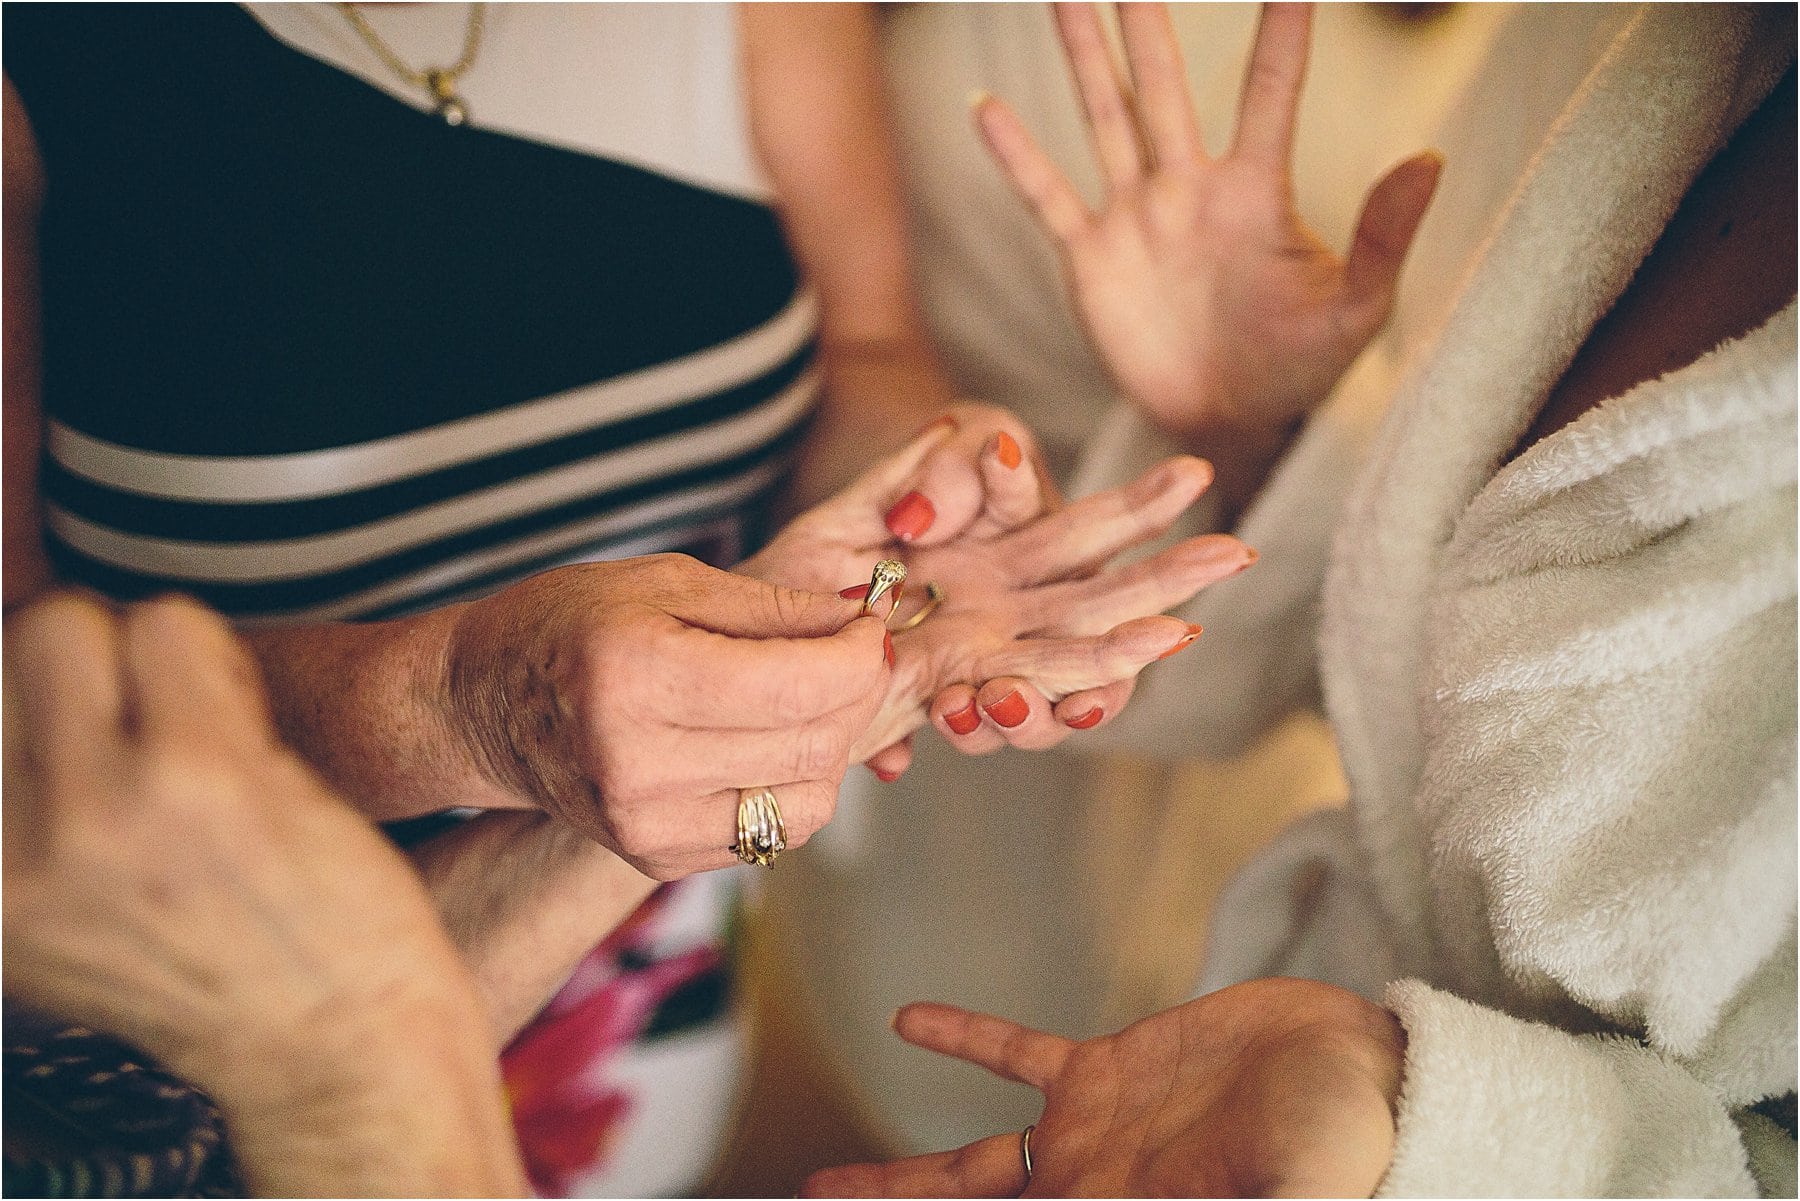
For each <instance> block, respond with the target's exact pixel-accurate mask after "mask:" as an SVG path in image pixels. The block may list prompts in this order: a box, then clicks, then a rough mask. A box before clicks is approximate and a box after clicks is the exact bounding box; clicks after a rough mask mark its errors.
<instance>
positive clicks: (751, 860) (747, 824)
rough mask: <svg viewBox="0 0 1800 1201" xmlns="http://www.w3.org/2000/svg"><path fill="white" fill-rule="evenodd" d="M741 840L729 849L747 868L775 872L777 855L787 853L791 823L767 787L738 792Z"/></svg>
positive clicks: (738, 827) (738, 822) (738, 817)
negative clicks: (783, 817)
mask: <svg viewBox="0 0 1800 1201" xmlns="http://www.w3.org/2000/svg"><path fill="white" fill-rule="evenodd" d="M737 830H738V836H737V841H736V842H734V843H732V844H731V846H730V847H728V848H726V849H727V850H729V851H730V852H731V853H732V854H734V855H736V856H737V857H738V858H739V859H741V860H742V861H743V862H744V863H745V864H746V865H749V866H753V867H766V868H768V869H769V870H770V871H774V870H775V856H777V855H779V854H781V852H783V851H785V850H787V845H788V842H787V823H786V822H785V821H783V820H782V819H781V806H780V805H778V804H776V803H775V793H774V792H773V791H771V790H770V789H767V788H746V789H743V790H742V791H741V792H739V793H738V808H737Z"/></svg>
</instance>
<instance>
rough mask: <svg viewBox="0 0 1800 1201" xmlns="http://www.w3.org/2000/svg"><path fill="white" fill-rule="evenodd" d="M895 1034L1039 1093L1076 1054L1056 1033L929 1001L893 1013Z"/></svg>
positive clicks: (1072, 1046) (1064, 1039) (914, 1044)
mask: <svg viewBox="0 0 1800 1201" xmlns="http://www.w3.org/2000/svg"><path fill="white" fill-rule="evenodd" d="M894 1032H895V1033H896V1034H898V1035H899V1036H900V1037H901V1038H903V1039H905V1040H906V1041H907V1042H909V1043H911V1044H912V1045H913V1046H915V1047H922V1048H924V1049H925V1050H927V1051H936V1052H937V1053H938V1054H940V1055H948V1056H951V1057H952V1058H954V1059H960V1060H962V1061H963V1062H965V1063H972V1064H974V1065H975V1066H977V1067H983V1068H986V1069H987V1070H988V1071H990V1072H992V1073H994V1075H996V1076H1001V1077H1004V1078H1005V1079H1007V1080H1013V1081H1017V1082H1018V1083H1020V1084H1029V1085H1030V1086H1031V1087H1032V1088H1035V1089H1037V1090H1038V1091H1039V1092H1042V1091H1044V1090H1045V1089H1047V1088H1049V1087H1050V1084H1051V1082H1052V1081H1054V1080H1055V1079H1056V1077H1057V1075H1058V1074H1060V1073H1061V1072H1062V1069H1063V1065H1064V1064H1065V1063H1067V1062H1068V1059H1069V1056H1070V1054H1072V1053H1073V1052H1074V1050H1075V1044H1074V1043H1073V1042H1071V1041H1069V1040H1068V1039H1066V1038H1062V1037H1060V1036H1058V1035H1055V1034H1045V1033H1043V1032H1042V1031H1040V1030H1033V1029H1031V1027H1029V1026H1021V1025H1019V1023H1017V1022H1012V1021H1008V1020H1007V1019H1005V1018H1001V1017H994V1016H993V1015H992V1014H986V1013H972V1012H970V1011H969V1010H967V1009H959V1008H957V1007H956V1006H954V1005H939V1004H937V1003H935V1002H931V1001H921V1002H915V1003H913V1004H911V1005H906V1006H903V1007H902V1008H901V1009H900V1012H898V1013H896V1014H895V1015H894ZM1015 1153H1016V1148H1015Z"/></svg>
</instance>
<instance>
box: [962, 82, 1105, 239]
mask: <svg viewBox="0 0 1800 1201" xmlns="http://www.w3.org/2000/svg"><path fill="white" fill-rule="evenodd" d="M974 116H975V128H976V129H977V130H979V131H980V133H981V139H982V141H983V142H985V143H986V144H987V148H988V151H989V153H991V154H992V155H993V156H994V159H995V161H996V162H998V163H999V164H1000V169H1001V171H1002V172H1003V173H1004V174H1005V175H1006V179H1007V182H1008V183H1010V184H1012V187H1013V191H1015V192H1017V193H1018V194H1019V199H1021V200H1023V201H1024V202H1025V204H1026V206H1027V207H1028V208H1030V209H1031V213H1032V215H1033V216H1034V217H1036V218H1037V223H1038V224H1039V225H1040V226H1041V227H1043V230H1044V232H1045V233H1047V234H1049V235H1050V236H1051V237H1052V238H1054V239H1056V241H1058V242H1067V241H1069V240H1070V239H1071V238H1073V237H1075V236H1076V235H1077V234H1079V233H1080V232H1081V231H1082V230H1083V229H1085V228H1086V227H1087V224H1088V222H1089V221H1090V220H1091V219H1092V215H1091V214H1090V213H1089V212H1088V206H1087V202H1086V201H1085V200H1083V199H1082V198H1081V193H1079V192H1077V191H1076V190H1075V186H1074V185H1073V184H1071V183H1070V182H1069V178H1068V176H1066V175H1064V174H1063V173H1062V169H1061V168H1059V167H1058V166H1057V165H1056V164H1055V163H1054V162H1053V161H1051V158H1050V156H1049V155H1047V154H1045V153H1044V151H1043V149H1042V148H1041V147H1039V146H1038V144H1037V140H1036V139H1035V138H1033V137H1032V136H1031V133H1030V131H1029V130H1027V129H1026V128H1025V123H1024V122H1023V121H1021V120H1019V116H1018V114H1017V113H1015V112H1013V110H1012V109H1011V108H1010V107H1009V106H1008V105H1007V104H1005V103H1004V102H1003V101H1000V100H996V99H994V98H993V97H992V96H988V95H986V94H985V93H984V94H983V95H982V96H981V97H980V98H979V99H977V100H976V102H975V106H974Z"/></svg>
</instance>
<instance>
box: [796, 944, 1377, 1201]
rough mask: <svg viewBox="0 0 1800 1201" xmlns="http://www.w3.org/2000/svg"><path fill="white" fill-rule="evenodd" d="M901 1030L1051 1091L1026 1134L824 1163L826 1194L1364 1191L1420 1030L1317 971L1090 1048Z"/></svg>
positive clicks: (936, 1022) (1238, 992)
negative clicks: (1025, 1141)
mask: <svg viewBox="0 0 1800 1201" xmlns="http://www.w3.org/2000/svg"><path fill="white" fill-rule="evenodd" d="M895 1029H896V1030H897V1031H898V1032H899V1034H900V1037H902V1038H904V1039H905V1040H906V1041H907V1042H910V1043H912V1044H914V1045H915V1046H920V1047H924V1048H925V1049H927V1050H930V1051H936V1052H938V1053H940V1054H944V1055H950V1056H954V1057H955V1058H957V1059H962V1060H966V1061H967V1062H969V1063H973V1064H976V1065H978V1066H980V1067H984V1068H986V1069H988V1070H989V1071H991V1072H994V1073H995V1074H997V1075H999V1076H1003V1077H1005V1078H1006V1079H1008V1080H1015V1081H1017V1082H1019V1083H1020V1084H1027V1085H1030V1086H1031V1087H1033V1088H1035V1089H1037V1090H1038V1091H1039V1092H1041V1093H1043V1094H1044V1115H1043V1117H1042V1118H1040V1119H1039V1120H1038V1122H1037V1128H1036V1129H1035V1130H1034V1131H1033V1132H1032V1136H1031V1152H1032V1167H1033V1171H1032V1175H1031V1178H1030V1180H1029V1181H1027V1179H1026V1177H1025V1171H1024V1164H1023V1159H1022V1156H1021V1154H1020V1145H1019V1144H1020V1138H1019V1132H1017V1131H1013V1132H1009V1133H1006V1134H1001V1135H996V1136H994V1137H992V1138H986V1139H982V1140H980V1141H979V1142H975V1143H971V1144H969V1145H968V1146H966V1147H963V1148H961V1149H959V1150H956V1151H949V1152H943V1153H940V1154H937V1155H922V1156H914V1157H912V1158H909V1159H902V1160H897V1161H895V1162H893V1163H888V1164H853V1165H850V1166H847V1167H841V1168H829V1169H826V1170H825V1171H822V1172H818V1173H815V1174H814V1175H813V1176H812V1177H811V1178H810V1179H809V1180H808V1181H807V1183H806V1188H805V1190H804V1195H806V1196H821V1197H1012V1196H1019V1195H1021V1194H1022V1195H1024V1196H1028V1197H1031V1196H1039V1197H1271V1196H1272V1197H1282V1196H1289V1197H1366V1196H1369V1195H1370V1194H1371V1193H1372V1192H1374V1190H1375V1187H1376V1185H1378V1184H1379V1183H1380V1181H1381V1178H1382V1176H1383V1174H1385V1173H1386V1171H1387V1167H1388V1162H1389V1160H1390V1159H1391V1157H1392V1154H1393V1145H1394V1106H1395V1104H1396V1102H1397V1098H1398V1097H1399V1092H1400V1069H1401V1062H1402V1055H1403V1051H1404V1046H1405V1036H1404V1033H1403V1032H1402V1031H1401V1028H1400V1025H1399V1023H1398V1021H1396V1020H1395V1019H1394V1017H1393V1015H1391V1014H1389V1013H1388V1012H1387V1011H1386V1010H1384V1009H1381V1008H1379V1007H1377V1006H1375V1005H1371V1004H1369V1003H1368V1002H1367V1001H1364V1000H1363V999H1362V998H1360V997H1358V996H1356V995H1355V994H1354V993H1349V992H1345V991H1344V990H1343V989H1340V988H1335V987H1333V986H1331V985H1328V984H1318V983H1315V982H1313V981H1310V980H1281V979H1269V980H1253V981H1250V982H1248V983H1245V984H1239V985H1236V986H1235V987H1232V988H1227V989H1221V990H1220V991H1218V992H1216V993H1210V994H1208V995H1207V996H1204V997H1201V998H1199V999H1198V1000H1194V1001H1189V1002H1188V1003H1187V1004H1185V1005H1178V1006H1176V1007H1174V1008H1173V1009H1167V1010H1164V1011H1163V1012H1161V1013H1158V1014H1154V1015H1152V1016H1150V1017H1148V1018H1145V1019H1144V1020H1143V1021H1140V1022H1137V1023H1136V1024H1134V1025H1131V1026H1128V1027H1126V1028H1125V1029H1124V1030H1122V1031H1120V1032H1119V1033H1117V1034H1113V1035H1107V1036H1105V1037H1102V1038H1094V1039H1089V1040H1088V1041H1086V1042H1080V1043H1077V1042H1072V1041H1070V1040H1069V1039H1066V1038H1059V1037H1057V1036H1056V1035H1052V1034H1044V1033H1041V1032H1039V1031H1036V1030H1032V1029H1029V1028H1027V1027H1024V1026H1020V1025H1018V1024H1017V1023H1014V1022H1009V1021H1007V1020H1005V1019H1003V1018H996V1017H989V1016H986V1015H983V1014H976V1013H970V1012H968V1011H967V1010H963V1009H957V1008H954V1007H952V1006H948V1005H931V1004H923V1005H908V1006H907V1007H906V1008H904V1009H902V1010H901V1011H900V1012H899V1014H898V1015H897V1016H896V1018H895Z"/></svg>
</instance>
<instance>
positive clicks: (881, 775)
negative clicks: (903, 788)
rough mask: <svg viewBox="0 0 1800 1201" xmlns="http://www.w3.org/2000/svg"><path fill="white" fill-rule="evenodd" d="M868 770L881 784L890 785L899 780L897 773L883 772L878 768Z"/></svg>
mask: <svg viewBox="0 0 1800 1201" xmlns="http://www.w3.org/2000/svg"><path fill="white" fill-rule="evenodd" d="M869 770H870V771H872V772H874V773H875V778H876V779H877V780H880V781H881V782H882V783H883V784H892V783H893V782H894V781H895V780H898V779H899V778H900V773H899V772H897V771H885V770H883V769H882V768H879V767H871V768H870V769H869Z"/></svg>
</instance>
